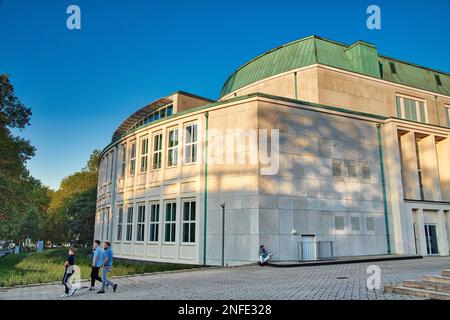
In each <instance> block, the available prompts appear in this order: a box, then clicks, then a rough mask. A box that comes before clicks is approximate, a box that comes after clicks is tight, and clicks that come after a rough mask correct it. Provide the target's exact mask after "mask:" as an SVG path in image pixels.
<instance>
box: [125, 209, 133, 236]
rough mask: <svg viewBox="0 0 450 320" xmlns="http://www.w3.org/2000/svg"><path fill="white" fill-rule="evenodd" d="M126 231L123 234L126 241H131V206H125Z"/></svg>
mask: <svg viewBox="0 0 450 320" xmlns="http://www.w3.org/2000/svg"><path fill="white" fill-rule="evenodd" d="M126 230H127V232H126V235H125V239H126V241H131V239H132V235H133V207H128V208H127V229H126Z"/></svg>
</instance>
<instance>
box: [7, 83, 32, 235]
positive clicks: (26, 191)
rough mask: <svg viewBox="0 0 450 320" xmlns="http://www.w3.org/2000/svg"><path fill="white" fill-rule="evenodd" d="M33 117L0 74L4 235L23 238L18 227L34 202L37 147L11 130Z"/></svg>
mask: <svg viewBox="0 0 450 320" xmlns="http://www.w3.org/2000/svg"><path fill="white" fill-rule="evenodd" d="M30 117H31V109H30V108H27V107H25V106H24V105H23V104H22V103H21V102H20V101H19V99H18V98H17V97H16V96H15V94H14V87H13V86H12V84H11V83H10V81H9V77H8V76H7V75H5V74H0V238H10V239H16V238H17V237H19V232H18V228H17V226H18V225H19V224H20V223H21V221H22V219H23V217H24V216H25V214H26V212H27V208H29V207H31V206H33V205H34V204H33V194H32V190H33V187H34V186H36V184H37V181H36V180H35V179H33V178H32V177H31V176H30V174H29V172H28V170H27V168H26V161H27V160H29V159H30V158H31V157H32V156H34V151H35V149H34V147H33V146H32V145H31V144H30V142H29V141H28V140H25V139H23V138H20V137H17V136H14V135H13V134H12V133H11V129H19V130H22V129H24V128H25V127H26V126H27V125H29V124H30ZM39 187H40V186H39Z"/></svg>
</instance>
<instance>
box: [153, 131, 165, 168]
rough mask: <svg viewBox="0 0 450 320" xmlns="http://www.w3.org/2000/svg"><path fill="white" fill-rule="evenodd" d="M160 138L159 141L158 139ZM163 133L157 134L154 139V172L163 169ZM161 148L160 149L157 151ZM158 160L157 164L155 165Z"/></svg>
mask: <svg viewBox="0 0 450 320" xmlns="http://www.w3.org/2000/svg"><path fill="white" fill-rule="evenodd" d="M158 137H159V141H156V139H157V138H158ZM162 142H163V136H162V132H158V133H155V134H154V135H153V137H152V146H153V148H152V170H159V169H161V167H162V149H163V147H162ZM158 146H159V149H156V148H157V147H158ZM155 159H156V163H155Z"/></svg>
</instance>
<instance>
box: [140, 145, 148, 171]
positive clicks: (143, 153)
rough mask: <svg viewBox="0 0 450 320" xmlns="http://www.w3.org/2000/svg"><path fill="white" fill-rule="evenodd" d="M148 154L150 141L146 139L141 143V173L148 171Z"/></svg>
mask: <svg viewBox="0 0 450 320" xmlns="http://www.w3.org/2000/svg"><path fill="white" fill-rule="evenodd" d="M147 154H148V139H147V138H145V139H143V140H142V141H141V168H140V171H141V172H146V171H147Z"/></svg>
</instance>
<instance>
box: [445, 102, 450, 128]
mask: <svg viewBox="0 0 450 320" xmlns="http://www.w3.org/2000/svg"><path fill="white" fill-rule="evenodd" d="M445 115H446V117H447V126H448V127H449V128H450V106H448V107H445Z"/></svg>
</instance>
